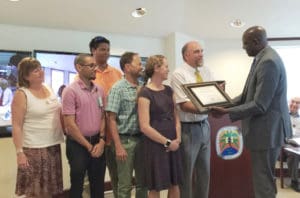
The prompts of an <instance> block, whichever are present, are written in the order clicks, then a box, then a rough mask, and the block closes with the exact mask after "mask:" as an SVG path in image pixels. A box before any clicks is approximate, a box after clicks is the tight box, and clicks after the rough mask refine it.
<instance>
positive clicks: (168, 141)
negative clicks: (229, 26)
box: [164, 139, 171, 148]
mask: <svg viewBox="0 0 300 198" xmlns="http://www.w3.org/2000/svg"><path fill="white" fill-rule="evenodd" d="M170 144H171V140H170V139H167V141H166V143H165V144H164V147H165V148H168V147H169V146H170Z"/></svg>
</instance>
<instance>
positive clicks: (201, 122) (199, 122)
mask: <svg viewBox="0 0 300 198" xmlns="http://www.w3.org/2000/svg"><path fill="white" fill-rule="evenodd" d="M206 120H207V119H204V120H200V121H193V122H181V124H200V125H202V124H205V122H206Z"/></svg>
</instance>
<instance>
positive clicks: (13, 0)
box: [9, 0, 20, 2]
mask: <svg viewBox="0 0 300 198" xmlns="http://www.w3.org/2000/svg"><path fill="white" fill-rule="evenodd" d="M9 1H10V2H18V1H20V0H9Z"/></svg>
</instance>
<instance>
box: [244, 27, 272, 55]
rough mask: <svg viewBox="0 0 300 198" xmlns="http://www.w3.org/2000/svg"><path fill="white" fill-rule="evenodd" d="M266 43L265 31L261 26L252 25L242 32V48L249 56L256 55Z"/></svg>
mask: <svg viewBox="0 0 300 198" xmlns="http://www.w3.org/2000/svg"><path fill="white" fill-rule="evenodd" d="M267 45H268V40H267V33H266V30H265V29H264V28H263V27H261V26H253V27H250V28H248V29H247V30H246V31H245V32H244V34H243V48H244V49H245V50H246V52H247V54H248V55H249V56H256V55H257V54H258V53H259V52H260V51H261V50H262V49H263V48H265V47H266V46H267Z"/></svg>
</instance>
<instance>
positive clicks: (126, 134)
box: [119, 133, 143, 137]
mask: <svg viewBox="0 0 300 198" xmlns="http://www.w3.org/2000/svg"><path fill="white" fill-rule="evenodd" d="M142 135H143V134H142V133H135V134H130V133H125V134H119V136H123V137H141V136H142Z"/></svg>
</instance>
